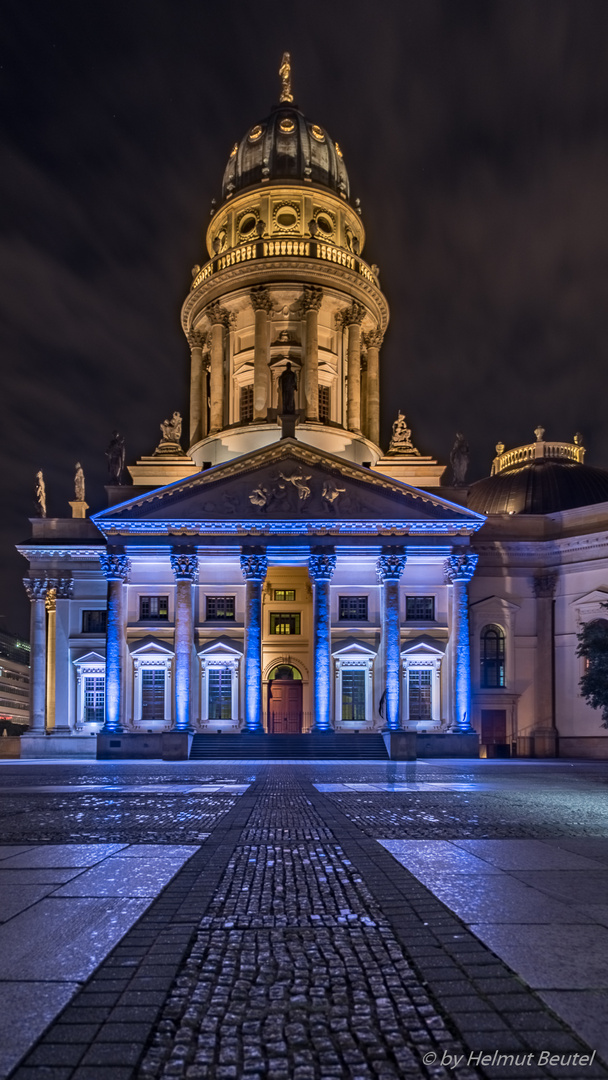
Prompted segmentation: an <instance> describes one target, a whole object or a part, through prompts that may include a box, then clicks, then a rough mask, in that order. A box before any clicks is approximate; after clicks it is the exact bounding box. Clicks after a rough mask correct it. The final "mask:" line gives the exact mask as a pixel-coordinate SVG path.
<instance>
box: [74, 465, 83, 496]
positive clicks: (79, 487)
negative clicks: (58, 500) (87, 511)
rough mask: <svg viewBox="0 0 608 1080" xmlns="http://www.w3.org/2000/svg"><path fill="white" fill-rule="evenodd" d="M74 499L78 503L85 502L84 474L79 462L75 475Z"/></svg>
mask: <svg viewBox="0 0 608 1080" xmlns="http://www.w3.org/2000/svg"><path fill="white" fill-rule="evenodd" d="M74 498H75V500H76V502H84V501H85V499H84V472H83V469H82V465H81V464H80V462H79V461H77V462H76V472H75V474H74Z"/></svg>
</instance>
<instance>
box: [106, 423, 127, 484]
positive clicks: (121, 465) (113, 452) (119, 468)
mask: <svg viewBox="0 0 608 1080" xmlns="http://www.w3.org/2000/svg"><path fill="white" fill-rule="evenodd" d="M106 457H107V459H108V473H109V478H110V484H122V482H123V481H122V474H123V472H124V470H125V440H124V439H123V437H122V435H119V434H118V432H117V431H114V432H112V438H111V440H110V445H109V446H108V449H107V450H106Z"/></svg>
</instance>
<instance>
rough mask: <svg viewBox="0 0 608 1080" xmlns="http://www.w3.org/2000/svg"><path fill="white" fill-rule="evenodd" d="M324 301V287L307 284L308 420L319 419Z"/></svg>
mask: <svg viewBox="0 0 608 1080" xmlns="http://www.w3.org/2000/svg"><path fill="white" fill-rule="evenodd" d="M322 301H323V289H321V288H320V287H319V286H318V285H305V286H304V293H303V295H302V298H301V300H300V309H301V311H302V313H303V315H304V318H305V323H306V349H305V358H304V406H305V417H306V420H312V421H318V419H319V310H320V308H321V303H322Z"/></svg>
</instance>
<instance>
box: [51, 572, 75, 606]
mask: <svg viewBox="0 0 608 1080" xmlns="http://www.w3.org/2000/svg"><path fill="white" fill-rule="evenodd" d="M53 586H54V588H55V592H56V595H57V599H58V600H71V599H72V597H73V595H74V579H73V578H69V577H62V578H55V579H54V580H53Z"/></svg>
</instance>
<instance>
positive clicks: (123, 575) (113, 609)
mask: <svg viewBox="0 0 608 1080" xmlns="http://www.w3.org/2000/svg"><path fill="white" fill-rule="evenodd" d="M170 558H171V567H172V570H173V574H174V577H175V580H176V594H177V595H176V605H175V728H176V729H177V730H180V731H188V730H190V729H191V721H192V718H191V715H190V700H191V685H190V680H191V671H192V650H193V646H194V621H193V586H194V584H195V583H196V581H197V580H198V559H197V556H196V555H195V554H194V552H191V551H184V549H179V550H177V549H176V550H175V551H174V552H173V553H172V554H171V557H170ZM100 561H101V567H102V571H103V573H104V575H105V577H106V579H107V582H108V610H107V647H106V722H105V730H106V731H108V732H118V731H121V730H122V726H121V718H122V715H123V711H122V703H121V687H122V681H123V680H122V657H123V653H124V647H125V631H124V627H125V619H124V612H123V593H124V588H123V586H124V584H125V582H127V581H128V577H129V570H130V560H129V558H128V557H127V556H126V555H124V554H122V553H120V552H112V551H109V552H107V553H104V554H103V555H100ZM336 563H337V556H336V553H335V550H334V549H333V548H331V547H323V548H320V549H314V548H313V549H312V551H311V554H310V556H309V559H308V573H309V576H310V579H311V581H312V584H313V627H314V638H313V679H314V715H315V724H314V730H316V731H329V730H330V729H331V608H330V583H331V579H332V576H333V573H334V570H335V567H336ZM240 564H241V571H242V574H243V577H244V579H245V584H246V599H245V628H244V629H245V641H244V668H245V727H246V730H247V731H249V732H252V733H254V732H261V731H262V730H263V725H262V586H263V584H264V581H265V579H266V575H267V572H268V558H267V556H266V553H265V551H264V549H263V548H243V549H242V553H241V556H240ZM476 564H477V556H476V555H471V554H468V553H467V554H462V555H452V556H450V557H449V558H448V559H447V560H446V562H445V576H446V581H447V583H448V584H449V585H451V586H452V604H451V645H452V689H453V702H454V705H453V723H452V727H451V730H452V731H456V732H471V731H473V728H472V725H471V705H470V700H471V686H470V645H469V620H468V589H467V586H468V582H469V581H470V580H471V578H472V576H473V574H474V572H475V567H476ZM405 565H406V554H405V551H404V550H403V549H402V548H399V547H396V548H390V549H386V550H385V551H383V553H382V554H381V555H380V556H379V557H378V559H377V561H376V572H377V576H378V579H379V581H380V582H381V584H382V605H381V610H382V617H381V620H382V621H381V651H382V668H383V671H384V680H385V684H384V693H383V698H384V707H385V713H384V719H385V722H386V727H387V729H389V730H397V729H398V728H399V727H400V723H401V719H400V718H401V701H400V694H401V624H400V614H399V581H400V578H401V576H402V574H403V570H404V568H405ZM26 587H27V588H28V595H29V596H30V600H31V601H32V624H31V630H32V636H31V641H32V729H33V730H38V731H41V732H43V731H44V725H45V709H44V700H45V699H44V682H45V680H44V668H45V663H46V641H47V635H46V629H45V622H44V620H45V611H44V604H45V599H46V595H47V591H48V589H47V586H46V584H44V587H43V583H41V582H40V581H39V580H38V579H35V580H31V581H30V580H29V579H28V580H27V584H26Z"/></svg>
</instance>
